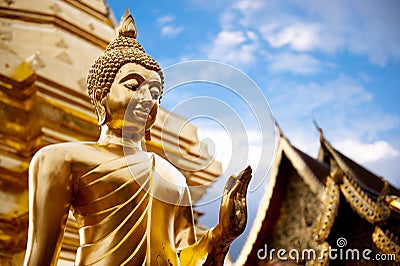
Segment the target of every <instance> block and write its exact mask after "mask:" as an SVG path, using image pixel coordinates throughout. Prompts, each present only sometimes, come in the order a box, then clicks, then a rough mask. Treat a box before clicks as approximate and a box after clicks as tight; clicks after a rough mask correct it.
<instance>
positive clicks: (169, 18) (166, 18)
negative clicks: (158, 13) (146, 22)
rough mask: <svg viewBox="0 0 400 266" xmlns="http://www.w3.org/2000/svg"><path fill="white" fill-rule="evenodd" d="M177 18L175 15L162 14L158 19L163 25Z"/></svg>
mask: <svg viewBox="0 0 400 266" xmlns="http://www.w3.org/2000/svg"><path fill="white" fill-rule="evenodd" d="M174 20H175V17H174V16H172V15H167V16H162V17H159V18H158V19H157V21H158V23H160V24H161V25H165V24H167V23H170V22H173V21H174Z"/></svg>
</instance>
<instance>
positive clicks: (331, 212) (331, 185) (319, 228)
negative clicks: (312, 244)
mask: <svg viewBox="0 0 400 266" xmlns="http://www.w3.org/2000/svg"><path fill="white" fill-rule="evenodd" d="M325 193H326V195H327V197H326V199H325V200H324V208H323V210H322V212H321V213H320V215H319V217H318V218H317V221H316V223H315V225H314V232H313V235H314V236H313V237H314V240H315V241H316V242H317V243H320V242H322V241H325V240H326V239H327V238H328V236H329V234H330V232H331V228H332V226H333V224H334V223H335V219H336V216H337V214H338V210H339V204H340V187H339V185H338V184H336V183H335V181H334V180H333V178H332V177H330V176H329V177H328V178H327V180H326V187H325Z"/></svg>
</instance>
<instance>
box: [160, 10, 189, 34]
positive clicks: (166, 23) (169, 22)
mask: <svg viewBox="0 0 400 266" xmlns="http://www.w3.org/2000/svg"><path fill="white" fill-rule="evenodd" d="M157 21H158V23H159V24H160V26H161V36H163V37H169V38H172V37H175V36H177V35H178V34H179V33H181V32H182V31H183V30H184V29H185V27H183V26H176V25H175V24H174V22H175V16H172V15H166V16H162V17H159V18H158V19H157Z"/></svg>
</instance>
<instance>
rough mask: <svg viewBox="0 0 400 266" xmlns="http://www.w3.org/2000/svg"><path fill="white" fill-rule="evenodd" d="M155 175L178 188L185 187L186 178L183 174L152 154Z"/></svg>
mask: <svg viewBox="0 0 400 266" xmlns="http://www.w3.org/2000/svg"><path fill="white" fill-rule="evenodd" d="M153 156H154V163H155V174H156V176H159V177H161V178H162V179H163V180H164V181H166V182H168V183H170V184H174V185H176V186H178V187H182V188H183V187H186V186H187V185H186V178H185V177H184V176H183V174H182V173H181V172H180V171H179V170H178V169H177V168H176V167H175V166H174V165H172V164H171V163H170V162H168V161H167V160H165V159H164V158H162V157H161V156H159V155H157V154H155V153H154V155H153Z"/></svg>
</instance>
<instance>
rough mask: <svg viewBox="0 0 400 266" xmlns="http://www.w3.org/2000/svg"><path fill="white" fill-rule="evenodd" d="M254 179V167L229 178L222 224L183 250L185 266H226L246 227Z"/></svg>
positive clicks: (222, 208) (224, 196)
mask: <svg viewBox="0 0 400 266" xmlns="http://www.w3.org/2000/svg"><path fill="white" fill-rule="evenodd" d="M250 179H251V168H250V167H248V168H246V169H245V170H244V171H242V172H241V173H240V174H239V175H238V176H231V177H230V178H229V180H228V182H227V184H226V186H225V190H224V195H223V196H222V201H221V208H220V213H219V223H218V224H217V225H216V226H215V227H213V228H211V229H210V230H209V231H208V232H207V233H206V234H204V235H203V236H202V237H201V238H200V240H199V241H197V242H196V243H194V244H193V245H191V246H189V247H187V248H185V249H183V250H182V251H181V253H180V261H181V265H223V263H224V259H225V255H226V254H227V252H228V250H229V246H230V244H231V243H232V242H233V240H235V238H237V237H238V236H239V235H240V234H241V233H242V232H243V231H244V229H245V227H246V222H247V207H246V193H247V187H248V185H249V182H250Z"/></svg>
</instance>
